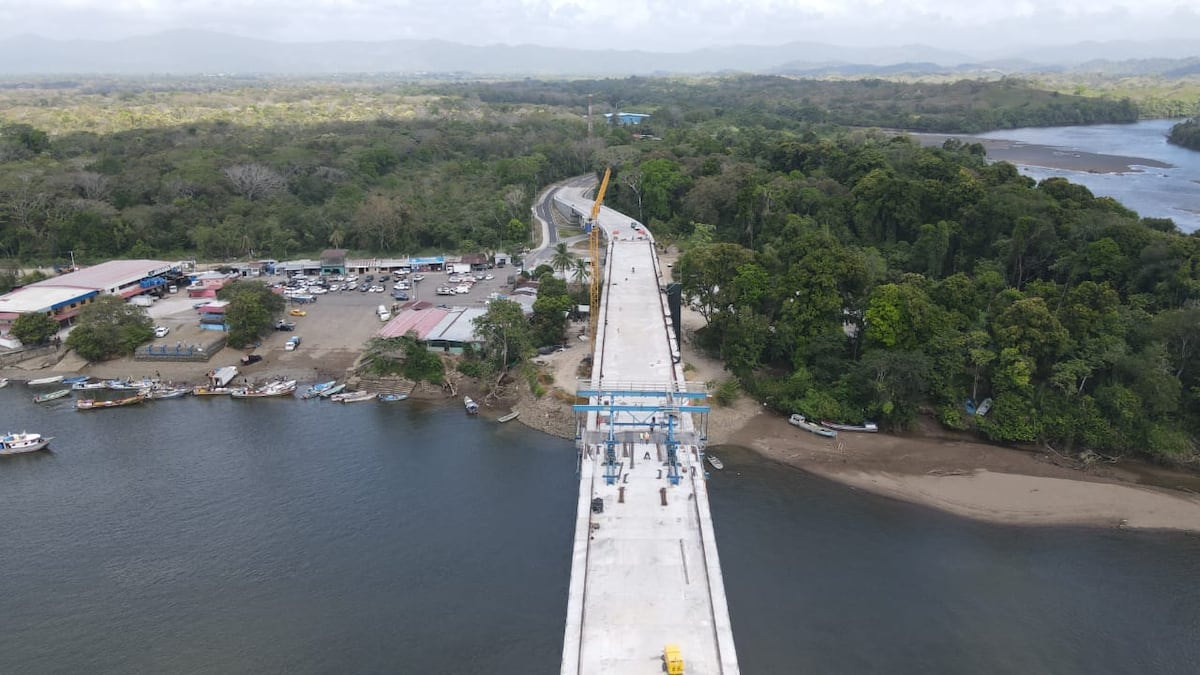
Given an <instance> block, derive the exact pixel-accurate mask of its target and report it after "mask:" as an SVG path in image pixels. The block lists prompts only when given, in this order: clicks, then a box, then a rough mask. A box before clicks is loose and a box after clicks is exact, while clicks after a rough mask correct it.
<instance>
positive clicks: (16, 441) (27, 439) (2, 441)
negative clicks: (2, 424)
mask: <svg viewBox="0 0 1200 675" xmlns="http://www.w3.org/2000/svg"><path fill="white" fill-rule="evenodd" d="M52 440H54V439H53V438H50V437H48V436H43V435H41V434H31V433H28V432H24V431H23V432H21V433H19V434H14V433H11V432H9V433H7V434H4V435H3V436H0V455H19V454H21V453H23V452H37V451H38V450H41V449H43V448H45V447H46V446H48V445H50V441H52Z"/></svg>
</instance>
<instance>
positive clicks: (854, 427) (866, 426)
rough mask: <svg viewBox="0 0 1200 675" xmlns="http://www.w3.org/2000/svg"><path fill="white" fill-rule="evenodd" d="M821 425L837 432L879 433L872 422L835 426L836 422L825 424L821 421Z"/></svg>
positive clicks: (825, 422)
mask: <svg viewBox="0 0 1200 675" xmlns="http://www.w3.org/2000/svg"><path fill="white" fill-rule="evenodd" d="M821 425H822V426H826V427H829V428H830V429H835V430H837V431H858V432H862V433H865V434H873V433H875V432H877V431H879V427H878V426H876V424H875V423H874V422H866V423H863V424H837V423H836V422H827V421H825V420H821Z"/></svg>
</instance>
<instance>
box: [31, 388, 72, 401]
mask: <svg viewBox="0 0 1200 675" xmlns="http://www.w3.org/2000/svg"><path fill="white" fill-rule="evenodd" d="M70 393H71V390H70V389H59V390H58V391H52V392H49V393H46V394H38V395H37V396H34V397H33V402H34V403H45V402H46V401H53V400H54V399H56V398H62V397H64V396H66V395H68V394H70Z"/></svg>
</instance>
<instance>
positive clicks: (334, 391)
mask: <svg viewBox="0 0 1200 675" xmlns="http://www.w3.org/2000/svg"><path fill="white" fill-rule="evenodd" d="M345 388H346V385H344V384H335V385H333V386H332V387H330V388H328V389H326V390H325V391H323V392H321V393H319V394H317V396H320V397H321V398H332V397H334V396H337V395H338V394H340V393H342V390H343V389H345Z"/></svg>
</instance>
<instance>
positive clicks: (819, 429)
mask: <svg viewBox="0 0 1200 675" xmlns="http://www.w3.org/2000/svg"><path fill="white" fill-rule="evenodd" d="M788 424H791V425H792V426H796V427H800V428H801V429H804V430H805V431H811V432H812V433H814V434H816V435H818V436H824V437H825V438H834V437H836V436H837V432H836V431H834V430H833V429H830V428H829V427H823V426H821V425H820V424H817V423H815V422H809V421H808V420H806V419H804V415H800V414H796V413H792V416H791V417H789V418H788Z"/></svg>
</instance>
